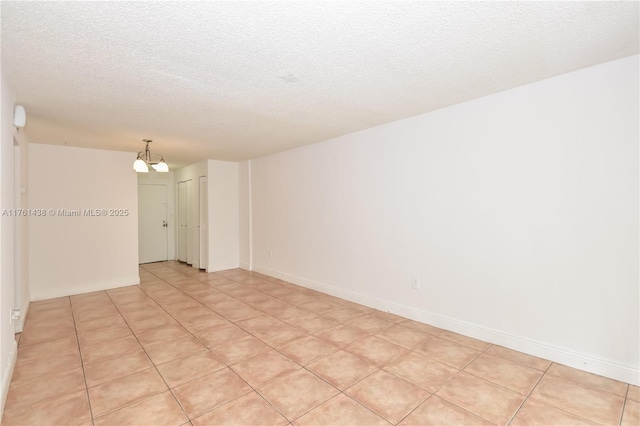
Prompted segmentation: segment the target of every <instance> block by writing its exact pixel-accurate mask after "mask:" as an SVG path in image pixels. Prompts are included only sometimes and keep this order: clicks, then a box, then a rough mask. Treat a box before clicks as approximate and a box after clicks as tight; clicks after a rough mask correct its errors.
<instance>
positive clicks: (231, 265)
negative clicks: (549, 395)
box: [207, 263, 240, 272]
mask: <svg viewBox="0 0 640 426" xmlns="http://www.w3.org/2000/svg"><path fill="white" fill-rule="evenodd" d="M239 267H240V265H238V263H221V264H219V265H213V266H212V267H211V268H209V269H207V272H218V271H226V270H227V269H237V268H239Z"/></svg>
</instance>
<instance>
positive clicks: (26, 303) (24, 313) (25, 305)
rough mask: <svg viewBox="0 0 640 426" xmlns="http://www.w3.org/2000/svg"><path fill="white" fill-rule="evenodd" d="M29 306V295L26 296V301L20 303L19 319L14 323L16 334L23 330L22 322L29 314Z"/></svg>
mask: <svg viewBox="0 0 640 426" xmlns="http://www.w3.org/2000/svg"><path fill="white" fill-rule="evenodd" d="M29 306H31V295H30V294H28V295H27V300H25V301H24V302H23V303H22V306H21V307H20V318H19V319H18V321H16V323H15V325H16V329H15V331H16V333H22V330H24V321H25V320H26V319H27V314H28V313H29Z"/></svg>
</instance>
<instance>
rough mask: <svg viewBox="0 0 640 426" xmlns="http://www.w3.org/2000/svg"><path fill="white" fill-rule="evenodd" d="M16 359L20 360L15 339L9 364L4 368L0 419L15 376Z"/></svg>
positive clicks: (1, 384) (0, 390)
mask: <svg viewBox="0 0 640 426" xmlns="http://www.w3.org/2000/svg"><path fill="white" fill-rule="evenodd" d="M16 359H18V343H17V342H16V341H15V339H14V340H13V341H12V345H11V348H10V352H9V358H8V360H7V364H6V365H3V366H2V382H0V386H2V389H0V398H2V399H1V400H0V418H1V417H2V413H4V404H5V402H7V394H8V393H9V385H10V384H11V377H12V376H13V369H14V368H15V366H16Z"/></svg>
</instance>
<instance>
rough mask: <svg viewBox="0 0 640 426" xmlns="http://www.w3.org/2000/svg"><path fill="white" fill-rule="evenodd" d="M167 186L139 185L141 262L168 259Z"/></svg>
mask: <svg viewBox="0 0 640 426" xmlns="http://www.w3.org/2000/svg"><path fill="white" fill-rule="evenodd" d="M167 228H168V223H167V187H166V185H152V184H139V185H138V256H139V262H140V263H149V262H160V261H164V260H167V259H168V250H167V249H168V244H167Z"/></svg>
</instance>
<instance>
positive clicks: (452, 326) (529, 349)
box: [253, 265, 640, 386]
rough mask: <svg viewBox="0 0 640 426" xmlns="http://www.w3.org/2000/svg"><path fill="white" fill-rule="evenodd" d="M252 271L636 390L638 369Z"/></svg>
mask: <svg viewBox="0 0 640 426" xmlns="http://www.w3.org/2000/svg"><path fill="white" fill-rule="evenodd" d="M253 269H254V271H256V272H260V273H262V274H265V275H269V276H272V277H275V278H279V279H282V280H285V281H288V282H291V283H294V284H298V285H301V286H303V287H306V288H310V289H313V290H317V291H320V292H322V293H326V294H330V295H332V296H336V297H340V298H341V299H345V300H349V301H351V302H355V303H359V304H361V305H365V306H368V307H370V308H374V309H379V310H381V311H385V312H389V313H392V314H395V315H399V316H401V317H405V318H408V319H412V320H415V321H419V322H422V323H425V324H429V325H432V326H434V327H438V328H442V329H445V330H449V331H453V332H455V333H459V334H462V335H465V336H469V337H473V338H475V339H480V340H483V341H485V342H489V343H493V344H496V345H500V346H504V347H506V348H509V349H513V350H516V351H520V352H524V353H526V354H530V355H533V356H537V357H540V358H544V359H547V360H550V361H554V362H557V363H559V364H564V365H567V366H569V367H573V368H577V369H580V370H583V371H587V372H589V373H594V374H598V375H600V376H604V377H609V378H611V379H614V380H620V381H622V382H625V383H631V384H633V385H636V386H640V369H639V368H638V366H632V365H624V364H619V363H616V362H613V361H609V360H606V359H601V358H596V357H592V356H590V355H588V354H583V353H578V352H575V351H572V350H570V349H567V348H562V347H558V346H554V345H550V344H547V343H544V342H540V341H537V340H533V339H528V338H526V337H521V336H515V335H512V334H508V333H503V332H501V331H499V330H494V329H491V328H487V327H483V326H481V325H478V324H473V323H468V322H465V321H460V320H457V319H455V318H449V317H446V316H442V315H438V314H434V313H432V312H428V311H425V310H422V309H417V308H413V307H410V306H405V305H401V304H398V303H395V302H389V301H386V300H383V299H380V298H377V297H373V296H368V295H365V294H361V293H357V292H354V291H351V290H345V289H342V288H339V287H335V286H332V285H329V284H325V283H321V282H317V281H313V280H309V279H306V278H301V277H297V276H295V275H291V274H287V273H284V272H279V271H276V270H272V269H269V268H266V267H263V266H259V265H253Z"/></svg>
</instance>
